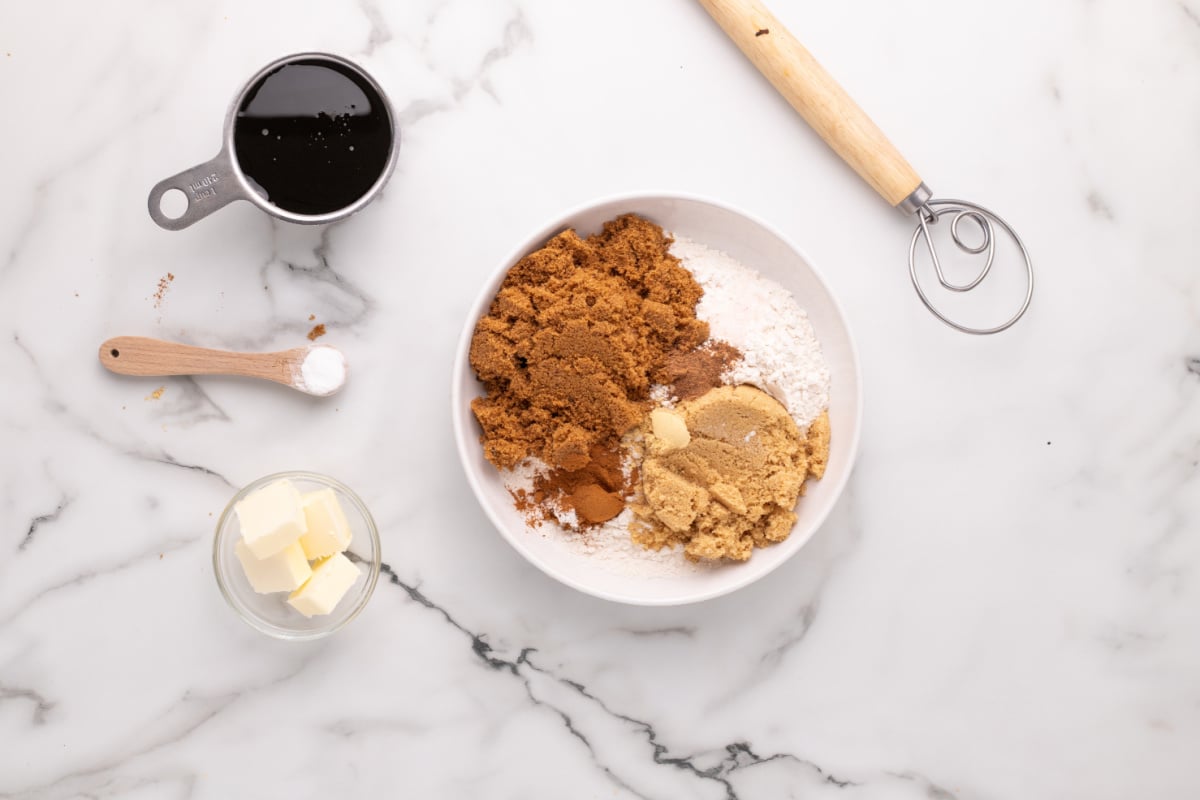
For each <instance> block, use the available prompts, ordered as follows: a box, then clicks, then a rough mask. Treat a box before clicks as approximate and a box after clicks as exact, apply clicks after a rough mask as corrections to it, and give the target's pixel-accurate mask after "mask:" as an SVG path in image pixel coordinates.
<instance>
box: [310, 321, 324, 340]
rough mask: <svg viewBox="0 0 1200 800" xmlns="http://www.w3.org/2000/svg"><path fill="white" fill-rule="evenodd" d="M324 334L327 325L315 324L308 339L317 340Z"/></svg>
mask: <svg viewBox="0 0 1200 800" xmlns="http://www.w3.org/2000/svg"><path fill="white" fill-rule="evenodd" d="M324 335H325V325H324V324H318V325H313V329H312V330H311V331H309V332H308V340H309V341H310V342H315V341H316V340H317V339H320V338H321V337H322V336H324Z"/></svg>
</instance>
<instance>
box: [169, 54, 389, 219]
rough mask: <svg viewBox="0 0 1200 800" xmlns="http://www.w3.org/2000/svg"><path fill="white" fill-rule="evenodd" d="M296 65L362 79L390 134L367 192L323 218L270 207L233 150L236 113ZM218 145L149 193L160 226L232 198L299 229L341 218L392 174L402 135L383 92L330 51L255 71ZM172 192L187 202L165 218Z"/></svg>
mask: <svg viewBox="0 0 1200 800" xmlns="http://www.w3.org/2000/svg"><path fill="white" fill-rule="evenodd" d="M300 63H304V64H331V65H337V66H338V67H341V68H342V69H344V70H347V71H349V72H351V73H353V74H354V75H355V76H357V77H358V78H360V79H361V80H362V81H363V82H364V83H366V84H367V85H368V86H369V87H370V88H371V89H372V91H373V92H374V93H375V95H376V96H377V98H378V99H379V101H380V103H381V105H382V106H383V111H384V113H385V116H386V119H387V125H388V130H389V131H390V133H391V147H390V150H389V152H388V156H387V160H386V162H385V163H384V164H383V166H382V168H381V169H380V170H379V174H378V176H377V177H376V179H375V182H374V183H373V184H372V185H371V186H370V188H369V189H367V190H366V192H365V193H363V194H362V195H361V196H360V197H358V199H356V200H354V201H353V202H351V203H348V204H347V205H345V206H342V207H340V208H337V209H335V210H333V211H329V212H326V213H321V214H302V213H297V212H295V211H289V210H288V209H285V208H281V207H279V206H278V205H275V204H274V203H272V202H271V201H270V199H269V198H267V197H266V196H265V195H264V194H263V193H262V192H260V191H259V190H258V189H256V188H255V185H254V183H253V182H252V181H251V180H250V179H249V178H248V176H247V175H246V173H245V172H244V171H243V169H242V166H241V165H240V164H239V163H238V157H237V147H236V144H235V141H234V128H235V126H236V125H237V120H238V112H239V110H241V109H242V107H243V105H244V104H245V102H246V100H247V96H248V95H250V94H251V93H252V92H254V91H256V90H257V89H258V88H259V87H260V86H261V85H262V84H263V83H264V82H265V81H266V80H267V78H268V77H270V76H271V75H273V74H274V73H276V72H277V71H278V70H280V69H282V68H283V67H286V66H288V65H292V64H300ZM222 141H223V144H222V146H221V152H219V153H218V154H217V155H216V157H215V158H213V159H212V160H211V161H207V162H205V163H203V164H199V165H197V166H195V167H192V168H191V169H186V170H184V171H183V172H180V173H178V174H176V175H172V176H171V177H169V178H166V179H164V180H161V181H159V182H158V183H157V184H155V185H154V188H153V189H151V190H150V197H149V200H148V208H149V211H150V217H151V219H153V220H154V221H155V222H156V223H158V225H159V226H160V227H163V228H166V229H167V230H172V231H177V230H182V229H183V228H186V227H188V226H189V225H191V224H192V223H193V222H196V221H197V220H200V219H203V218H204V217H207V216H208V215H209V214H211V213H213V212H214V211H216V210H217V209H219V208H222V207H224V206H226V205H228V204H229V203H232V202H233V201H234V200H246V201H249V202H250V203H253V204H254V205H256V206H258V207H259V208H260V209H262V210H263V211H265V212H267V213H268V214H270V215H271V216H273V217H277V218H278V219H282V220H286V221H288V222H296V223H299V224H302V225H315V224H320V223H326V222H334V221H336V220H339V219H344V218H346V217H348V216H350V215H351V214H353V213H354V212H356V211H358V210H359V209H360V208H362V207H363V206H365V205H366V204H367V203H370V202H371V201H372V200H373V199H374V198H375V196H376V195H377V194H379V192H380V190H381V189H383V186H384V184H386V183H387V180H388V178H389V177H390V176H391V174H392V170H393V168H394V167H395V165H396V155H397V153H398V152H399V150H400V132H399V130H397V128H396V114H395V112H394V110H393V109H392V104H391V102H390V101H389V100H388V97H387V94H386V93H385V92H384V91H383V88H382V87H381V86H380V85H379V84H378V83H377V82H376V81H375V79H374V78H372V77H371V76H370V75H369V74H368V73H367V72H366V71H365V70H363V69H362V68H361V67H359V66H358V65H357V64H355V63H353V62H352V61H349V60H347V59H345V58H342V57H341V56H336V55H333V54H331V53H296V54H294V55H290V56H284V57H283V58H280V59H278V60H277V61H273V62H271V63H270V64H268V65H267V66H265V67H263V68H262V69H261V70H259V71H258V72H257V73H255V75H254V76H253V77H252V78H251V79H250V80H249V81H247V82H246V85H245V86H243V87H242V90H241V91H240V92H238V94H237V96H236V97H235V98H234V100H233V102H232V103H231V104H230V106H229V111H228V112H227V113H226V115H225V134H224V139H223V140H222ZM173 189H178V190H180V191H182V192H183V194H184V195H185V196H186V198H187V208H186V209H185V210H184V212H183V213H182V214H180V215H179V216H177V217H171V216H168V215H167V214H166V213H164V212H163V210H162V201H163V196H164V195H165V194H166V193H167V192H169V191H171V190H173Z"/></svg>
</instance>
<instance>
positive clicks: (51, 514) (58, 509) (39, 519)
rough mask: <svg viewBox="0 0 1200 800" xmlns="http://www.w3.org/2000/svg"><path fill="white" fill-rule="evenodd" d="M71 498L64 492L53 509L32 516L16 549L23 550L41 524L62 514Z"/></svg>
mask: <svg viewBox="0 0 1200 800" xmlns="http://www.w3.org/2000/svg"><path fill="white" fill-rule="evenodd" d="M73 499H74V498H72V497H71V496H69V495H65V494H64V495H63V496H62V499H61V500H59V501H58V505H56V506H55V507H54V510H53V511H48V512H46V513H45V514H39V515H38V516H36V517H34V518H33V520H32V521H31V522H30V523H29V529H28V530H27V531H26V532H25V537H24V538H23V539H21V543H20V544H18V545H17V550H18V551H20V550H24V549H25V548H26V547H28V546H29V543H30V542H32V541H33V537H34V536H35V535H36V534H37V532H38V530H39V529H41V528H42V526H44V525H48V524H50V523H51V522H54V521H56V520H57V519H58V518H59V517H60V516H62V513H63V511H65V510H66V509H67V507H68V506H70V505H71V501H72V500H73Z"/></svg>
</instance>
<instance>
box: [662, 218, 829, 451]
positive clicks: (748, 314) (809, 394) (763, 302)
mask: <svg viewBox="0 0 1200 800" xmlns="http://www.w3.org/2000/svg"><path fill="white" fill-rule="evenodd" d="M671 254H672V255H673V256H675V257H676V258H678V259H679V260H681V261H682V262H683V265H684V266H685V267H687V269H688V270H689V271H690V272H691V273H692V275H693V276H694V277H695V278H696V281H697V282H698V283H699V284H700V286H701V287H703V289H704V296H703V297H701V298H700V302H699V303H698V304H697V305H696V316H697V317H699V318H700V319H702V320H704V321H705V322H707V323H708V326H709V335H710V336H711V337H712V338H713V339H721V340H723V341H726V342H729V344H731V345H733V346H734V347H736V348H737V349H738V350H741V351H742V361H741V362H740V363H739V364H737V365H736V366H735V367H734V368H733V369H731V370H729V371H728V372H727V373H725V375H724V376H722V377H724V378H725V380H726V381H727V382H729V383H731V384H737V383H748V384H750V385H752V386H757V387H758V388H759V389H762V390H763V391H764V392H766V393H767V394H769V395H771V396H772V397H774V398H775V399H776V400H778V401H779V402H781V403H783V405H784V407H785V408H787V410H788V413H790V414H791V415H792V418H793V419H795V420H796V424H797V425H799V426H800V428H801V430H804V429H806V428H808V426H809V424H810V423H811V422H812V421H813V420H814V419H816V418H817V417H818V416H820V414H821V412H822V411H824V410H825V409H827V408H829V368H828V367H827V366H826V365H825V359H824V358H823V357H822V356H821V343H820V342H818V341H817V337H816V334H815V333H814V332H813V327H812V323H810V322H809V321H808V314H807V313H806V312H805V311H804V309H802V308H800V306H799V305H798V304H797V303H796V300H795V298H793V297H792V294H791V292H789V291H787V290H786V289H784V288H783V287H782V286H780V285H779V284H777V283H775V282H774V281H770V280H767V279H766V278H764V277H763V276H762V275H759V274H758V272H756V271H755V270H752V269H750V268H748V267H745V266H743V265H742V264H741V263H740V262H738V261H736V260H735V259H733V258H732V257H731V256H728V255H726V254H725V253H722V252H720V251H719V250H712V249H710V248H708V247H705V246H704V245H702V244H700V243H698V242H694V241H692V240H691V239H688V238H686V237H683V236H678V235H676V236H675V243H674V244H673V245H671Z"/></svg>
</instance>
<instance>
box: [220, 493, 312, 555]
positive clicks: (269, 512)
mask: <svg viewBox="0 0 1200 800" xmlns="http://www.w3.org/2000/svg"><path fill="white" fill-rule="evenodd" d="M234 511H235V512H237V518H238V522H239V523H240V524H241V526H242V539H243V540H244V541H245V542H246V546H247V547H249V548H250V552H251V553H253V554H254V557H255V558H260V559H261V558H268V557H269V556H273V555H275V554H276V553H278V552H279V551H280V550H282V549H283V548H285V547H287V546H288V545H289V544H292V543H293V542H295V541H296V540H297V539H299V538H300V537H301V536H303V535H304V533H305V531H306V530H308V525H307V523H306V522H305V521H304V507H303V506H302V505H301V504H300V492H299V491H298V490H297V489H296V487H295V486H293V485H292V482H291V481H289V480H287V479H286V478H284V479H283V480H278V481H275V482H274V483H272V484H269V485H267V486H264V487H263V488H261V489H259V490H258V491H256V492H254V493H253V494H251V495H249V496H247V497H246V499H245V500H243V501H241V502H240V503H238V504H237V505H236V506H235V507H234Z"/></svg>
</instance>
